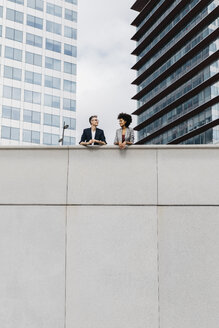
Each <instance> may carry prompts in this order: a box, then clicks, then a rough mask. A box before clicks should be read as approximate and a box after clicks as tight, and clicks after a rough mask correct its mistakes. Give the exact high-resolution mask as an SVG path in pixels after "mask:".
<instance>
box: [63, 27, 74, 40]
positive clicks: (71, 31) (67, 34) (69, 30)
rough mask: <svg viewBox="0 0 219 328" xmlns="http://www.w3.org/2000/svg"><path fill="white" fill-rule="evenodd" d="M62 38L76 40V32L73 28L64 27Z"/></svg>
mask: <svg viewBox="0 0 219 328" xmlns="http://www.w3.org/2000/svg"><path fill="white" fill-rule="evenodd" d="M64 36H65V37H66V38H70V39H74V40H77V30H76V29H75V28H72V27H69V26H65V29H64Z"/></svg>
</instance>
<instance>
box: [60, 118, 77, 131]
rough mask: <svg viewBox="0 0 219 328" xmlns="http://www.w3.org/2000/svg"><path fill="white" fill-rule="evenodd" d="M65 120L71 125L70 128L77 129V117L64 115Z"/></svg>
mask: <svg viewBox="0 0 219 328" xmlns="http://www.w3.org/2000/svg"><path fill="white" fill-rule="evenodd" d="M63 121H64V122H65V124H68V125H69V129H70V130H75V129H76V119H75V118H71V117H63Z"/></svg>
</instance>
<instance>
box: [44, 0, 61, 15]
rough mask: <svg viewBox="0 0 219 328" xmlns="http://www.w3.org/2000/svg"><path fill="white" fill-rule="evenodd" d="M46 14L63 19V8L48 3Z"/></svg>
mask: <svg viewBox="0 0 219 328" xmlns="http://www.w3.org/2000/svg"><path fill="white" fill-rule="evenodd" d="M46 12H47V13H48V14H51V15H54V16H58V17H62V7H60V6H56V5H54V4H52V3H48V2H47V4H46Z"/></svg>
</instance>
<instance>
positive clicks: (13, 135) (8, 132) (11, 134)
mask: <svg viewBox="0 0 219 328" xmlns="http://www.w3.org/2000/svg"><path fill="white" fill-rule="evenodd" d="M2 138H3V139H11V140H20V130H19V129H17V128H12V127H9V126H2Z"/></svg>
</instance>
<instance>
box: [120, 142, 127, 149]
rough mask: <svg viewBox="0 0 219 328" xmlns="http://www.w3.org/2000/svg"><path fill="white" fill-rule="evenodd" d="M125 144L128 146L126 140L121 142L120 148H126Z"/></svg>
mask: <svg viewBox="0 0 219 328" xmlns="http://www.w3.org/2000/svg"><path fill="white" fill-rule="evenodd" d="M125 146H126V141H124V142H121V141H120V142H119V148H120V149H124V148H125Z"/></svg>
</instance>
